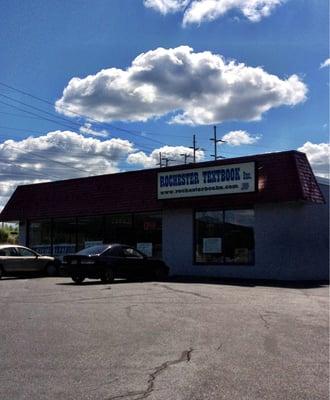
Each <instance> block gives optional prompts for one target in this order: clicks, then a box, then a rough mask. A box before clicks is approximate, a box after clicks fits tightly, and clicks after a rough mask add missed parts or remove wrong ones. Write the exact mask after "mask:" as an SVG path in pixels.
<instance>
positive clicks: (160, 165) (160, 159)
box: [156, 152, 163, 168]
mask: <svg viewBox="0 0 330 400" xmlns="http://www.w3.org/2000/svg"><path fill="white" fill-rule="evenodd" d="M162 161H163V159H162V153H161V152H159V163H157V164H156V165H159V168H162V166H163V162H162Z"/></svg>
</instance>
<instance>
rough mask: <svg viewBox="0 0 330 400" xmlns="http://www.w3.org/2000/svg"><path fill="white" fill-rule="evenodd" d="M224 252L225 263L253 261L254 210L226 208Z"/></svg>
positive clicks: (249, 262)
mask: <svg viewBox="0 0 330 400" xmlns="http://www.w3.org/2000/svg"><path fill="white" fill-rule="evenodd" d="M224 252H225V262H226V263H229V264H230V263H235V264H251V263H253V262H254V210H226V212H225V238H224Z"/></svg>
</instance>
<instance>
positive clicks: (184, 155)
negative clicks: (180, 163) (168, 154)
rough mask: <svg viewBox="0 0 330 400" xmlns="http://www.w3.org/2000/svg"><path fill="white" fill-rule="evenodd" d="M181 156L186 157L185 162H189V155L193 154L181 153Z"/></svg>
mask: <svg viewBox="0 0 330 400" xmlns="http://www.w3.org/2000/svg"><path fill="white" fill-rule="evenodd" d="M180 156H182V157H184V163H185V164H187V159H188V158H189V157H191V155H190V154H187V153H184V154H180Z"/></svg>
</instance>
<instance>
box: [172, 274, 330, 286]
mask: <svg viewBox="0 0 330 400" xmlns="http://www.w3.org/2000/svg"><path fill="white" fill-rule="evenodd" d="M168 282H177V283H201V284H203V283H206V284H213V285H229V286H247V287H256V286H266V287H283V288H289V289H313V288H320V287H327V286H329V281H326V280H322V281H277V280H265V279H238V278H237V279H234V278H210V277H209V278H207V277H196V276H173V277H171V278H170V279H169V280H168Z"/></svg>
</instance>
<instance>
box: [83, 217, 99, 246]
mask: <svg viewBox="0 0 330 400" xmlns="http://www.w3.org/2000/svg"><path fill="white" fill-rule="evenodd" d="M103 225H104V218H103V217H86V218H78V219H77V239H78V250H81V249H84V248H86V247H91V246H95V245H99V244H102V243H103V236H104V226H103Z"/></svg>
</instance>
